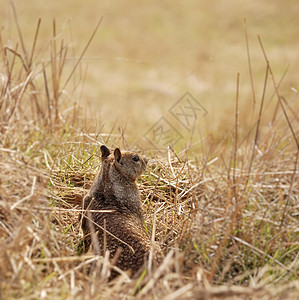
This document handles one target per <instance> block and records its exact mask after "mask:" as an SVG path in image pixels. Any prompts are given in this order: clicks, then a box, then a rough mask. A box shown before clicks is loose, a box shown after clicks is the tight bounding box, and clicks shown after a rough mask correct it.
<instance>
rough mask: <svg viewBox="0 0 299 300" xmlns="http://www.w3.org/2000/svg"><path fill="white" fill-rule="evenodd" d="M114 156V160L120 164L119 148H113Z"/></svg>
mask: <svg viewBox="0 0 299 300" xmlns="http://www.w3.org/2000/svg"><path fill="white" fill-rule="evenodd" d="M114 158H115V161H117V162H118V163H119V164H122V157H121V152H120V150H119V148H116V149H115V150H114Z"/></svg>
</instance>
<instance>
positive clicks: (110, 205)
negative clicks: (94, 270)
mask: <svg viewBox="0 0 299 300" xmlns="http://www.w3.org/2000/svg"><path fill="white" fill-rule="evenodd" d="M101 152H102V167H101V170H100V173H99V174H98V176H97V178H96V179H95V181H94V183H93V185H92V187H91V189H90V191H89V192H88V194H87V195H86V196H85V197H84V199H83V208H84V210H85V212H84V213H83V216H82V230H83V233H84V244H85V251H87V250H88V249H89V247H90V245H92V248H93V251H94V252H95V253H97V254H100V255H103V254H104V251H105V249H104V245H106V249H107V250H109V251H110V258H111V259H113V257H114V255H115V253H116V251H117V249H118V248H121V250H122V251H121V253H120V255H119V257H118V259H117V262H116V266H118V267H119V268H121V269H122V270H124V271H126V270H131V271H132V273H133V274H134V273H136V272H137V271H138V270H139V269H140V268H141V267H142V266H143V265H144V263H145V261H146V259H147V257H148V254H149V251H150V250H151V241H150V239H149V237H148V236H147V234H146V231H145V228H144V220H143V215H142V208H141V202H140V196H139V190H138V187H137V185H136V179H137V178H138V177H139V176H140V175H141V174H142V173H143V172H144V171H145V169H146V164H147V160H146V159H145V158H142V157H141V156H140V155H137V154H136V153H132V152H123V153H121V152H120V150H119V149H118V148H117V149H115V151H114V155H112V154H110V151H109V150H108V148H106V147H105V146H102V147H101ZM136 156H138V157H139V160H138V161H134V160H133V157H136ZM93 210H113V212H111V213H108V212H92V211H93ZM104 228H106V232H105V230H104ZM92 232H94V233H95V234H96V237H95V238H91V234H92ZM104 232H105V233H104ZM94 243H97V245H94ZM128 245H129V246H128ZM154 250H155V251H154V253H155V256H154V257H156V260H158V261H159V260H161V258H162V252H161V250H160V248H159V246H158V245H156V244H155V245H154ZM98 252H100V253H98ZM115 275H116V274H114V275H113V276H115Z"/></svg>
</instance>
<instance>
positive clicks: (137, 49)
mask: <svg viewBox="0 0 299 300" xmlns="http://www.w3.org/2000/svg"><path fill="white" fill-rule="evenodd" d="M14 4H15V7H16V11H17V15H18V22H19V25H20V28H21V30H22V34H23V38H24V43H25V45H26V46H27V47H28V48H29V49H30V48H31V47H32V41H33V38H34V34H35V30H36V25H37V22H38V18H41V27H40V33H39V39H38V43H37V53H38V55H39V56H40V57H41V59H43V55H44V53H45V52H44V49H45V47H46V45H48V44H49V43H50V41H51V39H52V37H53V25H52V23H53V19H54V18H55V21H56V31H57V35H60V36H61V37H63V40H64V43H65V44H67V45H68V46H69V51H68V57H71V58H69V59H68V60H67V64H69V65H74V63H75V60H76V59H78V57H79V56H80V54H81V53H82V51H83V49H84V47H85V46H86V44H87V42H88V40H89V38H90V36H91V34H92V32H93V30H94V28H95V27H96V24H97V23H98V21H99V19H100V18H101V17H103V21H102V23H101V26H100V28H99V30H98V31H97V33H96V35H95V37H94V39H93V40H92V42H91V44H90V46H89V48H88V50H87V52H86V54H85V55H84V58H83V60H82V63H81V65H80V68H81V69H80V72H81V73H80V74H81V75H77V76H81V77H82V82H83V83H82V89H81V90H80V93H79V94H76V95H73V96H71V97H70V99H69V100H70V101H73V102H76V103H78V105H79V106H80V111H81V113H82V116H83V117H84V118H85V122H87V121H86V120H90V121H91V124H94V126H95V127H96V128H98V129H99V128H105V129H104V130H107V131H110V130H114V129H112V128H113V126H114V128H117V127H122V128H124V127H125V128H126V133H127V134H128V135H133V136H135V137H138V136H142V135H143V134H144V133H145V132H147V130H148V129H149V128H151V126H152V125H153V124H155V123H156V122H157V121H158V120H159V119H160V118H161V117H164V118H166V119H167V120H168V121H169V122H170V123H171V124H173V125H174V126H175V127H177V128H178V127H179V126H180V125H178V124H177V123H176V120H175V119H174V118H173V116H172V115H171V114H170V113H169V109H170V108H171V107H172V106H173V105H174V104H175V103H176V102H177V101H178V100H179V99H180V98H181V97H182V95H184V94H185V93H186V92H189V93H190V94H191V95H192V96H193V97H194V98H195V99H197V101H198V102H200V104H201V105H202V106H203V107H204V108H205V109H206V110H207V112H208V113H207V114H206V115H205V116H202V118H200V119H199V120H197V121H198V124H197V128H196V131H201V135H202V134H203V135H213V136H214V137H215V138H216V139H217V136H222V135H223V134H224V132H226V131H227V130H229V129H230V128H231V127H233V126H234V113H235V99H236V85H237V83H236V78H237V73H240V92H239V106H240V122H241V123H242V124H243V126H244V128H246V126H247V127H248V128H249V127H250V122H251V121H252V119H251V118H250V115H251V113H252V112H253V114H254V113H255V112H257V111H258V107H259V104H260V100H261V95H262V90H263V86H264V77H265V71H266V62H265V59H264V57H263V53H262V51H261V47H260V45H259V42H258V39H257V36H258V35H260V36H261V38H262V41H263V45H264V47H265V51H266V53H267V55H268V58H269V61H270V64H271V67H272V70H273V73H274V75H275V79H276V81H277V82H279V81H280V80H281V78H282V77H283V76H284V74H285V72H287V73H286V74H285V77H284V79H283V83H282V85H281V93H282V94H283V95H284V97H285V98H286V99H287V101H291V100H292V99H293V98H294V97H295V96H296V90H298V89H299V86H298V85H299V84H298V69H299V60H298V58H299V57H298V55H299V54H298V53H299V32H298V28H299V18H298V16H299V5H298V3H297V1H296V0H286V1H282V0H271V1H258V0H251V1H245V0H243V1H233V0H219V1H204V0H188V1H179V2H175V3H174V2H173V1H143V2H140V1H135V0H132V1H92V0H85V1H82V0H72V1H63V0H52V1H48V0H47V1H46V0H38V1H36V0H27V1H23V0H14ZM0 18H1V34H2V40H3V41H8V43H10V44H11V46H14V45H15V44H16V42H17V40H18V38H17V36H18V35H17V28H16V24H15V21H14V17H13V12H12V8H11V5H10V1H7V0H1V10H0ZM245 18H246V23H247V26H245V21H244V20H245ZM246 28H247V34H248V42H249V53H250V60H251V65H252V75H253V83H254V91H255V96H253V92H252V85H251V81H250V76H249V67H248V53H247V49H246V30H245V29H246ZM47 55H48V54H47ZM72 58H73V59H72ZM44 59H45V60H46V59H48V58H46V57H45V58H44ZM73 84H74V85H76V84H77V83H76V82H75V81H74V82H73ZM273 92H274V88H273V85H272V82H271V81H269V87H268V88H267V97H268V98H267V99H268V106H267V110H266V113H267V112H268V113H269V120H270V119H271V117H272V115H273V109H275V106H276V104H277V99H273V100H271V101H272V102H271V101H270V100H269V99H270V98H271V95H272V94H273ZM254 101H256V105H255V106H254ZM297 102H298V101H297ZM270 116H271V117H270ZM267 122H268V120H267ZM267 122H266V123H267ZM90 126H92V125H90ZM102 126H104V127H102ZM180 132H181V133H182V135H184V134H185V132H184V129H183V128H182V129H181V131H180ZM186 134H187V133H186Z"/></svg>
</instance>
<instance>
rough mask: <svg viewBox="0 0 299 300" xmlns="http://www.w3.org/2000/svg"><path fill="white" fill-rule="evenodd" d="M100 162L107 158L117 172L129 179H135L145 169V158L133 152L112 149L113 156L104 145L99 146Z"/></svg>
mask: <svg viewBox="0 0 299 300" xmlns="http://www.w3.org/2000/svg"><path fill="white" fill-rule="evenodd" d="M101 152H102V162H103V163H104V161H106V160H108V161H110V162H111V163H113V164H114V166H115V168H116V169H117V170H118V172H119V173H120V174H121V175H123V176H124V177H125V178H127V179H129V180H130V181H135V180H136V179H137V178H138V177H139V176H140V175H141V174H142V173H144V172H145V170H146V165H147V159H146V158H145V157H142V156H141V155H139V154H137V153H134V152H129V151H125V152H121V151H120V150H119V148H116V149H115V150H114V153H113V154H114V155H113V157H112V156H110V154H111V153H110V150H109V149H108V148H107V147H106V146H104V145H103V146H101Z"/></svg>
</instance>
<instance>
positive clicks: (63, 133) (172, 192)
mask: <svg viewBox="0 0 299 300" xmlns="http://www.w3.org/2000/svg"><path fill="white" fill-rule="evenodd" d="M15 23H16V24H17V23H18V22H17V17H16V18H15ZM38 29H39V25H38V26H37V30H36V34H35V36H36V38H35V39H34V41H33V43H32V47H31V48H30V49H32V50H30V51H28V50H27V48H26V47H25V45H23V43H22V39H23V38H22V32H21V30H20V28H19V44H18V45H14V46H13V47H11V46H9V47H8V46H6V43H5V42H4V41H3V40H2V39H1V41H0V42H1V44H0V46H1V70H2V71H1V98H0V122H1V127H0V141H1V145H0V168H1V175H0V189H1V194H0V298H1V299H2V298H3V299H12V298H13V299H15V298H22V299H36V298H45V299H53V298H55V299H56V298H58V299H71V298H83V299H84V298H86V299H90V298H93V299H106V298H109V299H111V298H124V299H128V298H133V296H135V297H137V298H146V299H153V298H164V299H194V298H196V299H203V300H205V299H295V298H296V296H298V293H299V278H298V271H299V261H298V256H299V255H298V253H299V251H298V250H299V244H298V217H299V215H298V208H299V198H298V195H299V190H298V189H299V186H298V182H299V181H298V153H299V152H298V111H296V106H295V105H294V99H284V97H283V95H282V93H281V88H282V87H281V86H280V85H279V83H278V81H277V79H276V76H275V73H274V72H273V71H272V68H271V65H270V64H268V65H267V64H266V66H267V67H266V68H265V70H264V74H265V81H264V83H263V85H262V86H263V90H264V91H265V93H263V94H264V96H263V97H262V99H261V100H260V99H258V97H256V98H257V103H258V104H257V106H256V109H255V111H254V112H253V114H252V121H251V123H250V131H249V132H248V130H245V129H244V128H243V127H242V123H243V120H242V119H241V118H240V116H239V114H238V110H239V109H240V110H241V109H242V107H241V108H239V106H240V105H239V97H240V95H239V93H240V91H239V84H237V87H236V91H237V92H236V95H237V96H236V112H237V113H235V115H234V117H232V122H231V123H230V125H232V128H233V129H232V130H231V131H229V132H228V133H227V134H226V135H224V137H221V138H219V137H216V138H213V137H209V138H206V139H205V140H204V142H202V143H201V145H200V149H201V152H200V155H199V154H198V153H194V152H192V151H191V150H188V149H185V150H183V151H180V152H178V151H174V150H172V149H171V148H168V150H167V151H166V152H165V153H162V154H161V155H157V154H150V153H149V154H148V155H149V157H150V159H151V160H150V165H149V168H148V171H147V173H146V174H145V175H144V176H142V178H141V180H140V190H141V194H142V199H143V208H144V212H145V225H146V227H147V229H148V231H149V233H152V234H154V235H155V239H156V240H157V241H159V242H160V244H161V246H162V248H163V251H164V253H165V255H166V258H165V260H164V262H163V263H162V265H161V266H160V267H159V268H158V269H157V270H151V269H150V268H149V269H148V270H147V271H146V272H144V273H143V274H142V275H141V276H140V278H138V279H136V280H130V279H129V278H127V277H126V276H125V274H124V275H123V276H121V277H119V278H118V279H117V280H116V281H114V282H107V276H108V271H109V262H108V261H107V258H103V257H97V256H93V255H80V245H81V238H82V235H81V232H80V224H79V221H78V216H79V214H80V209H81V199H82V197H83V195H84V194H85V192H86V190H87V189H88V188H89V187H90V184H91V181H92V180H93V178H94V176H95V175H96V173H97V172H98V170H99V167H100V165H99V159H98V156H97V154H98V149H99V147H100V145H101V144H102V143H105V144H107V145H109V146H111V147H113V146H116V145H117V146H122V147H124V145H126V148H130V141H129V140H130V138H129V137H128V138H127V136H126V135H125V134H124V131H123V130H122V129H119V133H118V134H115V133H113V134H112V133H111V132H112V130H111V131H110V130H109V131H105V130H104V129H103V128H101V129H100V130H99V129H98V130H96V129H93V128H91V127H89V124H90V123H88V124H87V125H86V123H85V121H84V119H83V121H82V114H80V113H79V111H80V108H79V107H78V106H77V104H76V103H71V104H69V101H70V99H71V100H73V99H76V97H77V95H78V94H79V95H80V85H79V83H81V82H82V81H80V80H79V79H82V78H83V77H84V76H81V75H80V74H81V73H80V72H81V70H82V64H81V62H82V61H81V58H82V56H83V54H84V52H85V50H84V51H83V52H82V55H80V56H79V58H78V59H77V60H76V61H74V63H73V64H72V66H68V65H67V64H66V61H67V59H68V57H69V56H68V55H69V50H68V47H67V45H66V43H65V42H62V39H61V36H58V34H57V32H56V25H55V22H54V23H53V39H52V40H51V43H50V44H49V48H47V49H48V50H47V51H48V54H49V57H48V59H47V60H45V59H43V60H38V59H37V57H36V52H35V46H34V45H35V43H36V41H37V37H38V31H39V30H38ZM91 39H92V37H91ZM91 39H90V40H89V41H86V45H87V46H88V45H89V42H90V41H91ZM85 49H86V48H85ZM265 61H267V54H266V53H265ZM78 73H79V74H78ZM270 75H271V76H270ZM73 76H74V78H77V79H78V78H79V79H78V80H77V81H74V82H73V81H72V79H73ZM237 82H239V81H237ZM248 85H250V82H248ZM72 87H73V88H72ZM269 88H271V89H272V90H274V91H275V93H274V94H273V95H271V93H267V92H266V91H267V90H268V89H269ZM296 95H297V94H296ZM272 99H273V100H272ZM295 100H296V98H295ZM271 101H272V102H271ZM274 101H276V102H275V105H272V106H269V103H270V102H271V103H273V102H274ZM74 102H75V101H74ZM258 106H259V107H258ZM257 107H258V108H257ZM271 109H272V110H271ZM265 110H267V114H266V115H267V116H265V115H264V112H265ZM269 111H270V112H271V113H270V112H269ZM269 116H270V117H269ZM270 121H271V126H268V125H267V124H269V122H270ZM131 147H133V146H131ZM93 263H96V264H98V266H99V268H98V270H99V271H98V272H97V273H96V274H91V275H87V272H86V270H87V269H88V267H89V266H90V265H91V264H93Z"/></svg>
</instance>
